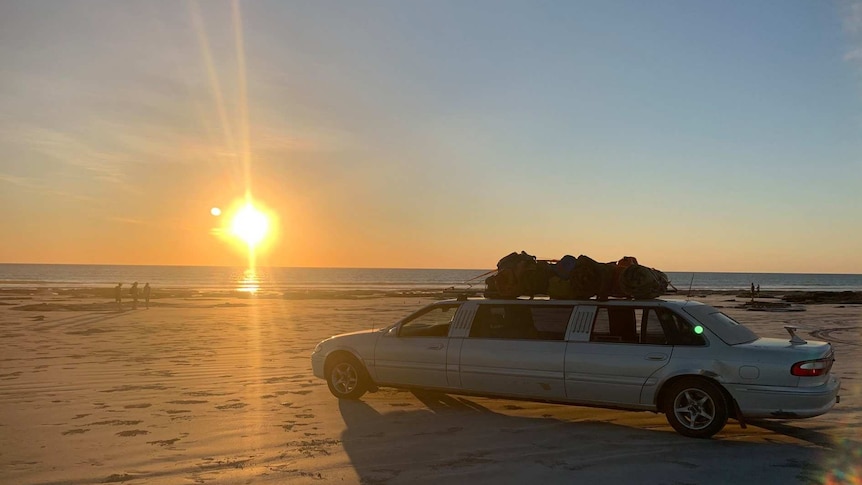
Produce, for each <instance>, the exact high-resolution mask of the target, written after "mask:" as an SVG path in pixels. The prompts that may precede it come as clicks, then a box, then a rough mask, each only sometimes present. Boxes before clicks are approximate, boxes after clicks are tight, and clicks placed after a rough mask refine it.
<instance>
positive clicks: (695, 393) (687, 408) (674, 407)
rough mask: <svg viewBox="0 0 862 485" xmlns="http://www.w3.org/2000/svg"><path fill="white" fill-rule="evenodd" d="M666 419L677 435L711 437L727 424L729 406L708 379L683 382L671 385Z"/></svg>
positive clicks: (666, 406)
mask: <svg viewBox="0 0 862 485" xmlns="http://www.w3.org/2000/svg"><path fill="white" fill-rule="evenodd" d="M665 416H667V421H668V422H669V423H670V425H671V426H673V429H675V430H676V431H677V433H679V434H681V435H683V436H689V437H691V438H709V437H711V436H712V435H714V434H715V433H718V432H719V431H721V430H722V428H724V425H725V424H727V416H728V405H727V400H726V399H725V397H724V393H722V392H721V389H720V388H719V387H718V385H717V384H714V383H712V382H710V381H708V380H706V379H683V380H681V381H678V382H675V383H674V384H672V386H671V388H670V390H669V392H668V394H667V401H666V402H665Z"/></svg>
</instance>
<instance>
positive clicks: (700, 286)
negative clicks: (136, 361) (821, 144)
mask: <svg viewBox="0 0 862 485" xmlns="http://www.w3.org/2000/svg"><path fill="white" fill-rule="evenodd" d="M488 271H489V270H488V269H373V268H371V269H363V268H257V269H256V270H254V271H250V270H248V269H244V268H231V267H218V266H118V265H71V264H0V289H2V288H87V287H106V286H115V285H116V284H117V283H124V284H130V283H132V282H134V281H137V282H139V283H140V284H144V283H150V285H151V286H154V287H160V288H174V289H199V290H249V289H255V290H262V291H279V290H296V289H333V290H362V289H373V290H414V289H446V288H456V289H468V288H474V289H484V279H485V278H484V276H483V275H485V274H486V273H487V272H488ZM667 275H668V276H669V277H670V279H671V282H672V284H673V285H674V286H675V287H676V288H677V289H679V290H680V291H687V290H688V288H689V287H691V288H692V289H695V290H745V289H748V288H749V287H750V285H751V283H754V284H755V285H760V289H761V291H770V290H777V291H787V290H800V291H847V290H852V291H862V275H858V274H806V273H705V272H697V273H691V272H689V273H686V272H669V273H667Z"/></svg>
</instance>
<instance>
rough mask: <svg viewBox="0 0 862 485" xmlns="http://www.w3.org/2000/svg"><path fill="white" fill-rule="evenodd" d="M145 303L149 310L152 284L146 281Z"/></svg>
mask: <svg viewBox="0 0 862 485" xmlns="http://www.w3.org/2000/svg"><path fill="white" fill-rule="evenodd" d="M144 303H145V304H146V305H147V310H149V309H150V284H149V283H144Z"/></svg>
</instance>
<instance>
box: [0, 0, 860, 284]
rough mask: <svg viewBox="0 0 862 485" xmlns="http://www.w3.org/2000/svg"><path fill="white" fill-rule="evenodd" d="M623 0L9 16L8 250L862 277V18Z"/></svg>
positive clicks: (83, 7)
mask: <svg viewBox="0 0 862 485" xmlns="http://www.w3.org/2000/svg"><path fill="white" fill-rule="evenodd" d="M480 3H481V2H480ZM624 3H625V2H622V3H621V4H620V5H616V6H614V5H606V6H594V7H590V8H586V7H584V8H578V9H574V8H573V7H571V6H566V5H559V6H557V7H554V8H552V9H550V10H549V11H547V12H545V11H538V10H536V9H531V8H529V7H528V6H527V5H521V6H513V8H512V9H510V10H507V9H499V11H498V10H495V9H488V8H480V7H481V5H479V4H477V5H459V4H458V3H445V2H441V4H439V5H436V4H435V2H431V3H430V4H427V5H398V4H395V5H390V6H389V7H387V8H383V6H382V5H381V4H379V3H361V4H356V5H349V6H348V5H344V4H335V5H333V4H328V3H326V2H311V3H302V4H295V3H285V4H279V3H275V4H263V3H261V4H258V3H238V2H202V3H198V2H194V1H192V2H188V3H174V2H165V3H150V2H141V3H139V4H134V5H113V4H110V3H108V4H105V3H98V4H88V3H87V2H86V1H81V2H68V3H62V4H54V3H52V4H50V5H49V4H41V3H38V2H37V3H29V2H9V3H3V4H0V19H2V20H0V27H2V28H0V207H2V208H3V210H2V211H0V227H2V228H3V229H2V234H3V237H2V238H0V262H27V263H92V264H98V263H104V264H161V265H242V264H245V263H246V261H247V254H246V251H245V249H244V248H243V246H242V244H237V243H236V242H235V241H230V240H227V239H225V238H222V237H219V236H218V235H216V234H214V229H217V228H218V227H220V226H221V225H223V224H224V222H225V221H226V220H228V219H229V218H230V208H231V207H232V206H233V205H234V204H236V203H238V202H240V201H242V200H243V199H244V197H245V195H246V193H247V192H249V193H250V194H251V196H252V197H253V199H254V200H255V203H256V204H257V205H258V206H259V207H261V208H263V209H265V210H266V211H268V213H269V214H271V216H272V221H271V222H272V229H273V233H272V234H271V237H270V238H269V239H268V241H267V244H266V245H265V247H262V248H260V250H259V251H258V254H257V261H258V264H260V265H272V266H310V267H409V268H475V269H481V268H491V267H493V266H494V264H495V263H496V261H497V260H498V259H499V258H500V257H501V256H503V255H505V254H508V253H509V252H511V251H520V250H526V251H528V252H530V253H532V254H535V255H537V256H539V257H541V258H559V257H561V256H563V255H565V254H572V255H575V256H577V255H579V254H587V255H589V256H591V257H593V258H595V259H597V260H603V261H610V260H615V259H618V258H620V257H622V256H624V255H632V256H636V257H638V259H639V260H641V262H642V263H644V264H648V265H650V266H655V267H658V268H661V269H663V270H666V271H742V272H820V273H862V251H859V247H860V244H862V224H859V221H860V220H862V219H860V216H859V209H858V208H859V207H862V198H860V195H859V192H858V191H859V187H860V186H862V165H860V162H859V154H860V153H862V140H860V137H859V132H858V129H856V128H853V127H858V119H859V118H858V116H859V112H860V107H862V103H860V96H859V90H858V74H859V72H860V71H859V69H860V64H859V62H858V59H862V56H855V55H854V54H853V53H854V52H857V49H859V48H860V47H859V46H862V38H860V37H862V34H860V33H862V27H860V26H862V24H860V23H859V19H858V18H856V17H858V16H854V15H852V12H850V13H848V12H847V11H845V10H841V9H840V8H838V7H836V6H834V5H832V6H817V7H811V8H810V9H807V8H804V7H802V6H800V5H795V6H788V7H787V8H786V11H785V12H784V14H785V15H784V16H783V17H781V18H776V17H774V16H770V15H766V14H765V13H764V12H761V11H759V10H758V9H756V8H753V9H751V11H749V10H750V9H749V7H746V6H742V5H740V6H737V7H735V8H734V9H723V10H721V11H714V10H713V9H712V7H709V6H707V5H699V6H693V7H692V8H691V10H690V11H686V12H665V13H664V14H661V12H653V10H652V9H651V10H650V11H648V12H647V11H643V12H641V14H640V15H629V14H626V15H622V14H624V13H630V12H631V9H637V8H639V7H638V3H637V2H634V3H632V4H629V5H623V4H624ZM96 6H98V8H95V7H96ZM91 7H92V8H91ZM240 7H241V8H240ZM617 10H619V11H617ZM764 10H768V9H764ZM810 10H814V11H815V13H816V15H814V16H812V15H811V14H812V12H811V11H810ZM854 11H855V10H854ZM782 19H797V20H798V21H799V22H802V21H804V22H806V25H808V29H807V30H806V31H805V35H801V34H800V32H799V30H798V29H796V28H791V26H792V25H796V24H794V23H793V22H790V23H784V21H783V20H782ZM603 25H608V26H611V25H612V26H614V28H613V29H604V28H600V27H602V26H603ZM753 26H756V27H757V28H756V30H757V35H754V34H752V33H751V32H752V31H751V29H752V28H754V27H753ZM683 40H684V41H683ZM212 207H221V208H223V209H225V210H226V213H225V214H224V215H222V216H221V217H214V216H213V215H211V214H210V209H211V208H212Z"/></svg>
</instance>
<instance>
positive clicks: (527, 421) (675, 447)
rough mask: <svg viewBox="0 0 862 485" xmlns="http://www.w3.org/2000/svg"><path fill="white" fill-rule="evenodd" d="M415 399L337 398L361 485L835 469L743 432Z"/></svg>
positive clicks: (799, 479) (726, 477)
mask: <svg viewBox="0 0 862 485" xmlns="http://www.w3.org/2000/svg"><path fill="white" fill-rule="evenodd" d="M413 394H414V396H416V400H417V401H418V402H417V401H413V402H411V403H409V404H410V406H409V407H408V406H402V407H398V408H397V409H395V410H391V406H392V403H391V402H388V401H387V400H384V401H382V402H381V401H378V400H376V399H375V398H374V397H369V398H366V399H367V400H366V401H346V400H342V401H339V410H340V412H341V415H342V417H343V419H344V422H345V424H346V428H345V431H344V433H343V435H342V437H341V441H342V444H343V446H344V449H345V451H346V453H347V455H348V457H349V459H350V462H351V464H352V466H353V467H354V469H355V471H356V473H357V474H358V475H359V477H360V482H361V483H363V484H381V483H391V484H396V483H410V484H411V485H415V484H416V483H439V482H441V481H447V482H449V483H528V482H529V483H533V482H537V483H572V481H573V480H577V481H578V482H581V481H584V482H588V481H590V480H595V481H596V482H598V483H727V482H730V481H738V482H741V483H753V482H759V483H810V482H812V481H813V482H819V481H821V480H822V477H823V476H824V474H826V473H827V472H828V470H827V469H826V468H825V466H824V465H822V464H823V463H824V462H825V459H824V457H823V454H824V452H825V451H828V450H824V449H822V448H821V447H820V446H809V445H807V444H800V443H788V442H787V440H786V439H785V440H783V441H782V440H780V439H779V440H776V441H775V442H770V441H771V440H768V439H767V440H762V439H761V440H747V439H746V436H747V435H745V434H741V433H737V434H729V436H728V438H726V439H722V438H721V437H719V438H718V439H711V440H699V439H692V438H686V437H683V436H680V435H678V434H676V433H674V432H671V431H668V429H662V430H655V429H653V430H651V429H645V428H643V427H636V426H628V425H623V424H617V423H614V422H608V421H597V420H593V419H582V418H579V419H577V420H572V419H560V418H557V417H553V416H550V415H548V414H545V415H543V416H542V417H534V416H512V415H507V414H502V413H499V412H496V411H494V410H492V409H489V408H487V407H485V406H482V405H480V404H478V403H477V402H475V401H474V400H472V399H469V398H465V397H460V396H451V395H448V394H441V393H429V392H416V393H413ZM378 409H382V410H384V411H382V412H381V411H379V410H378ZM561 414H564V413H561ZM584 415H587V416H588V415H589V414H588V413H584ZM785 431H787V430H785ZM761 434H762V432H761Z"/></svg>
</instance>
